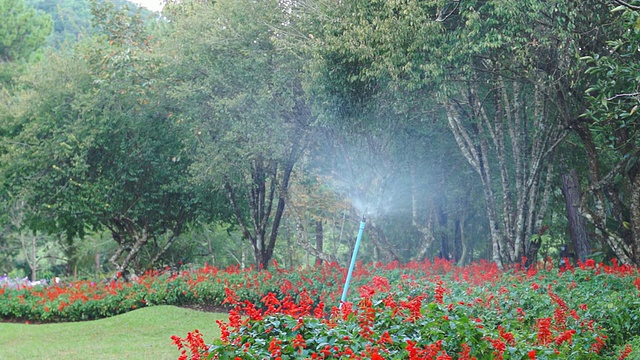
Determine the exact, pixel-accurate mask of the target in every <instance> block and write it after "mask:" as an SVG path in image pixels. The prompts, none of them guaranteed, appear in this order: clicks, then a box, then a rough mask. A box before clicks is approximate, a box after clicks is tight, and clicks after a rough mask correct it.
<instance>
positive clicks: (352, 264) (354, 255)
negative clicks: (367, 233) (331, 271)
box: [340, 214, 366, 307]
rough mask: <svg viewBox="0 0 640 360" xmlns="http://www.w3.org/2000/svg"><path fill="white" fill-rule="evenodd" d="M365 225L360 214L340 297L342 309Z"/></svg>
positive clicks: (364, 220) (363, 216) (363, 218)
mask: <svg viewBox="0 0 640 360" xmlns="http://www.w3.org/2000/svg"><path fill="white" fill-rule="evenodd" d="M365 224H366V218H365V215H364V214H362V221H360V230H359V231H358V237H357V238H356V245H355V246H354V247H353V254H352V255H351V263H350V264H349V272H348V273H347V279H346V280H345V281H344V288H343V289H342V297H341V298H340V307H342V304H343V303H344V302H345V301H346V300H347V292H348V291H349V283H350V282H351V275H353V268H354V267H355V266H356V258H357V257H358V249H359V248H360V242H361V241H362V234H363V233H364V225H365Z"/></svg>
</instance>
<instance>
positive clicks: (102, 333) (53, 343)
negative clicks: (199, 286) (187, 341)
mask: <svg viewBox="0 0 640 360" xmlns="http://www.w3.org/2000/svg"><path fill="white" fill-rule="evenodd" d="M218 319H224V320H226V319H227V315H226V314H218V313H207V312H200V311H195V310H189V309H183V308H179V307H176V306H152V307H148V308H143V309H139V310H135V311H131V312H129V313H126V314H123V315H118V316H115V317H112V318H108V319H101V320H96V321H85V322H75V323H61V324H43V325H26V324H12V323H0V359H2V360H13V359H16V360H21V359H56V360H58V359H83V360H84V359H140V360H147V359H173V360H175V359H176V358H177V357H178V355H179V352H178V350H177V348H176V347H175V346H174V345H173V344H172V343H171V335H178V336H180V337H184V336H186V334H187V332H188V331H193V330H194V329H198V330H200V332H202V333H203V335H204V336H205V341H207V342H209V341H210V340H212V339H213V338H215V337H219V336H220V330H219V329H218V325H217V324H216V322H215V321H216V320H218Z"/></svg>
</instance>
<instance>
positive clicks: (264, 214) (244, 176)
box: [166, 1, 313, 268]
mask: <svg viewBox="0 0 640 360" xmlns="http://www.w3.org/2000/svg"><path fill="white" fill-rule="evenodd" d="M167 14H168V16H169V17H170V19H171V25H172V26H173V27H172V28H171V32H172V35H173V41H172V42H170V43H169V44H168V46H169V47H168V49H167V50H166V53H167V54H168V55H169V57H170V58H171V59H174V61H175V63H173V67H174V68H175V69H176V74H175V75H174V77H173V79H172V80H173V81H174V83H175V84H176V86H175V87H174V89H173V93H174V95H175V96H174V101H176V103H179V104H180V106H181V108H182V110H183V114H184V116H185V117H187V118H188V119H189V121H190V122H191V123H192V124H193V126H194V127H195V129H196V130H195V131H196V133H197V134H198V137H199V140H200V147H199V149H198V155H199V156H200V160H199V163H198V164H197V165H194V167H193V171H195V172H196V173H197V174H199V176H200V178H201V180H202V183H203V184H209V185H208V186H211V187H212V188H214V189H216V190H220V191H224V192H226V194H227V196H228V203H229V205H230V207H231V208H232V209H233V214H234V218H235V221H236V222H237V224H238V226H239V229H240V231H241V232H242V234H243V237H244V239H245V240H246V241H248V242H249V243H250V244H251V246H252V248H253V254H254V256H255V261H256V265H257V266H258V267H259V268H266V267H267V266H268V263H269V261H270V259H271V257H272V256H273V250H274V246H275V243H276V240H277V237H278V229H279V226H280V223H281V220H282V216H283V214H284V210H285V204H286V202H287V191H288V189H289V185H290V179H291V174H292V172H293V171H294V166H295V164H296V162H297V161H298V159H299V158H300V156H301V155H302V153H303V151H304V148H305V146H306V143H307V132H308V127H309V125H310V124H311V122H312V120H313V118H312V116H311V112H310V109H309V107H308V105H307V102H306V99H305V93H304V90H303V89H302V83H301V77H300V76H301V66H302V65H301V62H300V58H299V56H298V54H296V53H294V52H292V51H291V49H283V48H280V47H278V46H277V44H276V41H275V40H276V39H277V38H278V36H279V30H278V29H280V28H282V27H283V26H286V24H287V21H288V19H287V13H286V11H284V9H283V8H281V7H280V5H279V3H278V2H277V1H261V2H255V1H217V2H215V3H213V4H208V3H204V4H203V3H200V2H185V3H183V4H178V5H174V7H173V10H171V8H169V9H167Z"/></svg>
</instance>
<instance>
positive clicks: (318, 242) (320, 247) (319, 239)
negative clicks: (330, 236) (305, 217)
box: [316, 220, 324, 266]
mask: <svg viewBox="0 0 640 360" xmlns="http://www.w3.org/2000/svg"><path fill="white" fill-rule="evenodd" d="M323 236H324V235H323V231H322V220H316V250H318V252H320V253H322V252H323V241H324V238H323ZM316 266H322V258H321V257H316Z"/></svg>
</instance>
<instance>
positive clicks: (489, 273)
mask: <svg viewBox="0 0 640 360" xmlns="http://www.w3.org/2000/svg"><path fill="white" fill-rule="evenodd" d="M412 266H413V270H415V272H411V271H407V270H409V269H411V268H412ZM376 269H377V270H378V271H377V273H378V275H374V276H372V277H370V278H368V281H367V283H365V284H362V285H360V286H358V287H357V288H356V289H359V294H357V295H355V296H352V297H355V300H354V301H353V302H347V303H345V304H343V306H342V307H335V306H334V307H331V308H330V309H328V308H327V307H326V306H325V305H324V304H323V303H322V302H320V303H317V302H315V301H314V300H313V299H312V298H311V297H309V296H308V291H307V290H306V289H304V288H301V289H300V290H299V291H298V297H297V299H296V301H294V299H293V297H292V296H291V295H288V296H285V297H284V298H279V297H278V296H277V295H276V294H272V293H266V294H265V296H264V297H263V298H262V299H261V304H262V306H256V305H255V304H253V303H251V302H249V301H246V300H243V299H242V298H241V297H239V296H238V295H237V294H236V293H235V292H234V291H232V290H230V289H228V290H227V298H226V300H225V301H226V303H228V304H232V305H233V306H234V308H233V310H232V311H231V312H230V316H229V322H228V323H222V322H221V323H220V324H219V325H220V327H221V329H222V338H221V339H217V340H214V342H213V344H206V343H205V341H204V340H203V335H202V334H201V333H200V332H198V331H194V332H193V333H190V334H188V335H187V337H185V338H180V337H177V336H174V337H173V340H174V343H175V344H176V345H177V346H178V348H179V349H182V351H183V355H182V358H183V359H187V358H192V359H199V358H205V357H207V356H208V357H210V358H213V359H272V358H275V359H438V360H445V359H625V358H629V359H632V358H638V354H639V353H638V352H637V350H634V349H636V348H637V347H638V346H640V338H639V335H640V322H638V321H637V320H638V316H640V297H639V296H638V290H639V289H640V277H639V273H638V271H637V269H635V268H630V267H626V266H618V265H617V264H616V263H614V264H613V265H612V266H605V265H602V264H599V265H596V264H595V263H594V262H592V261H589V262H587V263H586V264H581V265H580V267H579V268H577V269H574V268H570V269H566V271H562V272H558V271H557V270H554V269H546V270H541V271H537V270H531V271H520V270H513V271H508V272H505V273H500V272H499V271H497V269H496V268H495V267H493V266H492V265H490V264H486V263H485V264H475V265H473V266H470V267H465V268H456V267H450V268H447V269H445V268H440V269H438V270H437V271H429V269H427V268H425V267H424V266H423V267H419V266H415V264H414V265H410V266H407V267H395V268H388V269H387V268H383V267H377V268H376ZM431 270H433V269H431ZM387 275H389V276H387ZM398 275H399V276H398ZM358 295H359V296H358Z"/></svg>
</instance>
